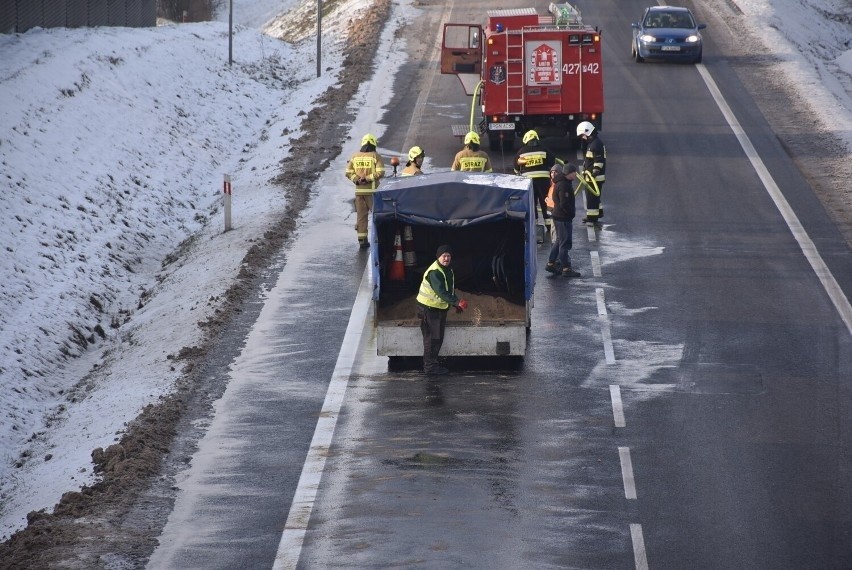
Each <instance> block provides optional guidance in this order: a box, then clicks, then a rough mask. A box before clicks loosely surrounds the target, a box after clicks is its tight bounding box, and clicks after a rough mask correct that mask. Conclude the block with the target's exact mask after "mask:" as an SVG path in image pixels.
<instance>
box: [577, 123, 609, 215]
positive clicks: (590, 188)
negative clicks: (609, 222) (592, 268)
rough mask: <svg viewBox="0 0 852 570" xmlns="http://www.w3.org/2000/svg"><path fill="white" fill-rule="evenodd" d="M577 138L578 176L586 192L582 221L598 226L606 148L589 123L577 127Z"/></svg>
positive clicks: (600, 212)
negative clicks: (580, 165)
mask: <svg viewBox="0 0 852 570" xmlns="http://www.w3.org/2000/svg"><path fill="white" fill-rule="evenodd" d="M577 136H578V137H580V139H581V140H582V141H583V172H582V173H581V174H580V180H581V182H582V187H583V189H584V190H585V191H586V217H585V218H583V221H584V222H586V223H587V224H594V225H599V220H600V219H601V218H603V205H602V204H601V193H602V191H603V185H604V182H606V146H604V143H603V141H602V140H601V139H600V137H599V136H598V131H597V130H596V129H595V126H594V125H593V124H592V123H590V122H589V121H583V122H582V123H580V124H579V125H577Z"/></svg>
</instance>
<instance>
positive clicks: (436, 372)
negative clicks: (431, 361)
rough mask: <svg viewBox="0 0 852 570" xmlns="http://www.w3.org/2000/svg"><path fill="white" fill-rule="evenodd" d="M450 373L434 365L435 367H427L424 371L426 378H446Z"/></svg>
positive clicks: (446, 369) (447, 369)
mask: <svg viewBox="0 0 852 570" xmlns="http://www.w3.org/2000/svg"><path fill="white" fill-rule="evenodd" d="M449 373H450V370H449V368H444V367H443V366H441V365H439V364H436V365H435V366H432V367H429V368H427V369H426V375H427V376H446V375H447V374H449Z"/></svg>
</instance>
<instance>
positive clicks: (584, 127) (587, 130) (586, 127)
mask: <svg viewBox="0 0 852 570" xmlns="http://www.w3.org/2000/svg"><path fill="white" fill-rule="evenodd" d="M594 130H595V126H594V125H593V124H592V123H590V122H589V121H583V122H582V123H580V124H579V125H577V136H578V137H582V136H583V135H585V136H587V137H588V136H590V135H591V134H592V133H593V132H594Z"/></svg>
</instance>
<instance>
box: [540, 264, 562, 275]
mask: <svg viewBox="0 0 852 570" xmlns="http://www.w3.org/2000/svg"><path fill="white" fill-rule="evenodd" d="M544 270H545V271H547V272H548V273H553V274H554V275H556V274H558V273H559V269H558V268H557V267H556V264H555V263H553V262H550V261H548V262H547V265H545V266H544Z"/></svg>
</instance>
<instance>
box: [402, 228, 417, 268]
mask: <svg viewBox="0 0 852 570" xmlns="http://www.w3.org/2000/svg"><path fill="white" fill-rule="evenodd" d="M402 259H403V260H404V261H405V270H406V271H411V269H412V268H413V267H414V266H415V265H417V253H415V251H414V230H413V229H412V228H411V226H409V225H405V226H403V227H402Z"/></svg>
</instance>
